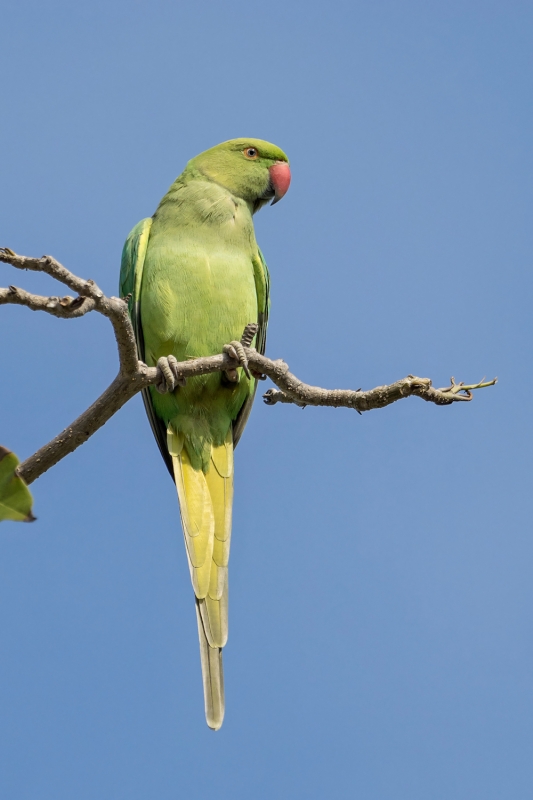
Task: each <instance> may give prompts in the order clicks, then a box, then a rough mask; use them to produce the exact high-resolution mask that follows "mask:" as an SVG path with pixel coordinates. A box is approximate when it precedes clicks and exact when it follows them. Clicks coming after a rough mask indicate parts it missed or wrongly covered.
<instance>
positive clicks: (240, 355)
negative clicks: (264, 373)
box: [223, 342, 252, 383]
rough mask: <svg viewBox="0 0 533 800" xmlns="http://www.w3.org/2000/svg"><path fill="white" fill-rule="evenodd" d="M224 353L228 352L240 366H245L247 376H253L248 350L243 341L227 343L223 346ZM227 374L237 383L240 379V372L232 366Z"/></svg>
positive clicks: (229, 378)
mask: <svg viewBox="0 0 533 800" xmlns="http://www.w3.org/2000/svg"><path fill="white" fill-rule="evenodd" d="M223 351H224V353H226V354H227V355H228V356H229V357H230V358H232V359H233V360H234V361H236V362H237V364H238V365H239V367H242V368H243V371H244V374H245V375H246V377H247V378H251V377H252V376H251V374H250V368H249V367H248V358H247V356H246V351H245V349H244V347H243V346H242V344H241V342H230V343H229V344H225V345H224V347H223ZM226 376H227V378H228V380H230V381H232V382H233V383H236V382H237V381H238V380H239V373H238V372H237V370H236V369H235V368H230V369H227V370H226Z"/></svg>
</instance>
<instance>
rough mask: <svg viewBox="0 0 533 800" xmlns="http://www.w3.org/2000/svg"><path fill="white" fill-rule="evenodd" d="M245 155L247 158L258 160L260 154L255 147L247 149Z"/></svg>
mask: <svg viewBox="0 0 533 800" xmlns="http://www.w3.org/2000/svg"><path fill="white" fill-rule="evenodd" d="M244 155H245V156H246V158H251V159H254V158H257V156H258V155H259V153H258V152H257V150H256V149H255V147H247V148H246V150H244Z"/></svg>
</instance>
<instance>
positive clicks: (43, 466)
mask: <svg viewBox="0 0 533 800" xmlns="http://www.w3.org/2000/svg"><path fill="white" fill-rule="evenodd" d="M0 261H4V262H5V263H6V264H10V265H11V266H12V267H16V268H17V269H22V270H26V269H29V270H33V271H36V272H44V273H46V274H47V275H50V277H52V278H55V279H56V280H57V281H59V282H60V283H62V284H64V285H66V286H68V288H69V289H71V290H72V291H74V292H75V293H76V297H70V296H66V297H45V296H42V295H36V294H31V293H30V292H27V291H25V290H24V289H19V288H17V287H16V286H9V287H8V288H7V289H0V305H5V304H15V305H21V306H26V307H27V308H30V309H31V310H32V311H44V312H46V313H48V314H52V315H53V316H55V317H59V318H60V319H76V318H78V317H82V316H84V315H85V314H87V313H88V312H89V311H97V312H99V313H100V314H103V315H104V316H105V317H107V318H108V319H109V320H110V321H111V324H112V325H113V331H114V334H115V339H116V342H117V348H118V355H119V371H118V374H117V376H116V378H115V379H114V381H113V382H112V383H111V385H110V386H109V387H108V388H107V389H106V390H105V392H104V393H103V394H102V395H100V397H99V398H98V399H97V400H96V401H95V402H94V403H93V404H92V405H91V406H90V407H89V408H88V409H87V410H86V411H84V412H83V414H81V416H79V417H78V418H77V419H76V420H74V422H73V423H72V424H71V425H69V427H68V428H65V430H64V431H62V432H61V433H60V434H59V435H58V436H56V437H55V439H52V441H51V442H48V444H46V445H44V447H41V449H40V450H38V451H37V452H36V453H34V454H33V455H32V456H30V457H29V458H27V459H26V461H24V462H22V464H20V466H19V467H18V469H17V472H18V474H19V475H20V477H21V478H23V479H24V481H25V482H26V483H27V484H30V483H33V481H35V480H36V479H37V478H39V477H40V476H41V475H42V474H43V473H44V472H46V471H47V470H48V469H50V467H53V466H54V465H55V464H57V462H58V461H61V459H63V458H65V456H67V455H68V454H69V453H72V452H73V451H74V450H76V448H78V447H79V446H80V445H81V444H84V442H86V441H87V439H89V438H90V437H91V436H92V435H93V434H94V433H95V432H96V431H97V430H98V429H99V428H101V427H102V425H104V424H105V423H106V422H107V421H108V420H109V419H110V418H111V417H112V416H113V415H114V414H116V412H117V411H118V410H119V409H120V408H122V406H123V405H124V404H125V403H127V402H128V400H130V399H131V398H132V397H133V396H134V395H136V394H137V393H138V392H140V391H141V389H145V388H146V387H148V386H156V387H157V388H158V390H160V391H161V390H162V389H163V390H164V387H165V381H168V378H167V375H169V372H168V369H169V368H168V364H165V363H161V360H160V363H159V364H158V366H156V367H148V366H147V365H146V364H144V363H143V362H142V361H139V359H138V356H137V347H136V344H135V335H134V331H133V327H132V324H131V321H130V318H129V315H128V307H127V302H126V301H125V300H124V299H120V298H118V297H106V296H105V295H104V293H103V292H102V290H101V289H99V288H98V286H97V285H96V284H95V283H94V281H91V280H83V279H82V278H78V277H77V276H76V275H74V274H73V273H72V272H70V271H69V270H68V269H66V268H65V267H64V266H63V265H62V264H60V263H59V262H58V261H56V260H55V259H54V258H52V257H51V256H43V257H42V258H27V257H26V256H19V255H17V254H16V253H14V252H13V251H12V250H9V249H8V248H0ZM255 330H256V326H255V325H254V324H250V325H248V326H247V327H246V329H245V331H244V333H243V337H242V340H241V342H240V343H236V342H232V343H231V344H229V345H227V346H225V347H224V352H223V353H221V354H219V355H213V356H204V357H202V358H195V359H190V360H188V361H183V362H177V361H175V360H174V362H173V363H172V364H171V366H172V373H174V374H175V375H176V376H178V378H179V380H178V384H179V383H180V382H181V383H182V382H183V381H184V380H187V379H188V378H192V377H194V376H197V375H206V374H208V373H210V372H219V371H224V372H226V373H228V372H229V373H230V374H235V373H234V371H235V369H236V368H237V367H239V366H243V367H244V368H245V369H246V368H249V369H250V370H251V371H252V373H253V374H255V375H256V376H257V377H259V376H267V377H269V378H270V379H271V380H272V382H273V383H275V384H276V386H277V387H278V388H277V389H269V390H268V391H267V392H266V393H265V394H264V395H263V398H264V401H265V403H266V404H267V405H275V404H276V403H291V404H294V405H297V406H300V407H305V406H333V407H335V408H340V407H344V408H353V409H355V410H356V411H358V412H359V413H362V412H363V411H370V410H371V409H373V408H383V407H384V406H387V405H390V404H391V403H395V402H396V401H397V400H402V399H403V398H404V397H411V396H415V397H421V398H422V399H423V400H426V401H428V402H430V403H435V404H436V405H451V404H452V403H455V402H464V401H469V400H471V399H472V397H473V394H472V392H473V391H474V390H475V389H481V388H484V387H486V386H493V385H494V384H495V383H496V378H494V380H492V381H487V382H483V381H482V382H480V383H477V384H469V385H465V384H463V383H455V381H454V379H453V378H452V380H451V385H450V386H448V387H446V388H443V389H435V388H433V386H432V385H431V381H430V380H429V378H417V377H415V376H414V375H408V376H407V377H406V378H402V380H399V381H396V382H395V383H392V384H390V385H388V386H377V387H376V388H375V389H370V390H369V391H366V392H364V391H362V390H361V389H357V390H355V391H354V390H352V389H323V388H321V387H319V386H309V385H308V384H306V383H302V381H300V380H299V379H298V378H297V377H296V376H295V375H293V374H292V373H291V372H289V367H288V365H287V364H286V363H285V362H284V361H282V360H277V361H272V360H271V359H270V358H266V356H262V355H260V353H258V352H257V351H256V350H254V349H253V348H251V347H249V346H248V345H249V344H250V342H251V339H252V337H253V334H254V333H255ZM163 361H164V360H163ZM170 377H171V376H170ZM176 391H178V392H179V386H178V388H177V389H176Z"/></svg>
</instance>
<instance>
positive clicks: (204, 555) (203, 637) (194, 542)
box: [167, 426, 233, 730]
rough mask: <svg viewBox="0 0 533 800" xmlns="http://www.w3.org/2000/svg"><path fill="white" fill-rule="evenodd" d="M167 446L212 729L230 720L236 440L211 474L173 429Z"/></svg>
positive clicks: (218, 451)
mask: <svg viewBox="0 0 533 800" xmlns="http://www.w3.org/2000/svg"><path fill="white" fill-rule="evenodd" d="M167 446H168V451H169V454H170V456H171V458H172V466H173V470H174V480H175V482H176V488H177V491H178V498H179V504H180V512H181V521H182V527H183V535H184V538H185V549H186V551H187V558H188V562H189V569H190V573H191V580H192V584H193V588H194V593H195V595H196V612H197V618H198V635H199V639H200V657H201V662H202V675H203V684H204V700H205V714H206V719H207V724H208V725H209V727H210V728H213V729H214V730H218V728H220V726H221V725H222V720H223V719H224V674H223V668H222V648H223V647H224V645H225V644H226V642H227V638H228V560H229V550H230V540H231V511H232V504H233V438H232V430H231V428H230V430H229V431H228V435H227V436H226V441H225V442H224V443H223V444H222V445H220V446H218V447H214V446H212V447H211V460H210V465H209V469H208V470H207V472H206V473H204V472H203V471H202V470H197V469H194V468H193V467H192V465H191V462H190V459H189V455H188V453H187V449H186V447H184V437H183V434H181V433H175V432H174V431H173V429H172V427H170V426H169V429H168V432H167Z"/></svg>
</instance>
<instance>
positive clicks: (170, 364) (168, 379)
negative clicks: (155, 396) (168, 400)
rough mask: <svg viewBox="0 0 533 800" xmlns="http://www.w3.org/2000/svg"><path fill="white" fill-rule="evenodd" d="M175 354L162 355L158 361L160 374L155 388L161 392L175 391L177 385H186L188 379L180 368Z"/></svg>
mask: <svg viewBox="0 0 533 800" xmlns="http://www.w3.org/2000/svg"><path fill="white" fill-rule="evenodd" d="M178 363H179V362H178V360H177V359H176V358H174V356H162V357H161V358H160V359H159V360H158V362H157V370H158V376H157V381H156V384H155V388H156V389H157V391H158V392H159V394H166V393H167V392H173V391H174V389H175V388H176V387H177V386H185V384H186V382H187V381H186V380H185V378H184V377H183V375H181V374H180V371H179V369H178Z"/></svg>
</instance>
